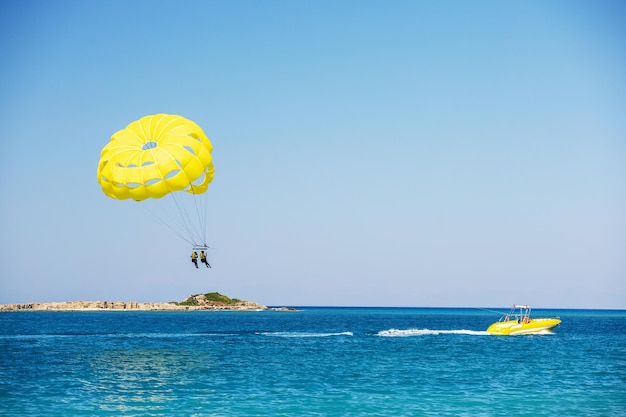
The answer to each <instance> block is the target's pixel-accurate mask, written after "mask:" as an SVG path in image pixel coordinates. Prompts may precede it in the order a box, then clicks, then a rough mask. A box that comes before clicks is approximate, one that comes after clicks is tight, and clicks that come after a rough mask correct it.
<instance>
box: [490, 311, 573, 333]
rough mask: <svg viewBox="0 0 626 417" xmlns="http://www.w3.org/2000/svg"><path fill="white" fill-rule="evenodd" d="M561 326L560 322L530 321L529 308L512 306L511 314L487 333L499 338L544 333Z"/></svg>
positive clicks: (550, 320) (556, 320)
mask: <svg viewBox="0 0 626 417" xmlns="http://www.w3.org/2000/svg"><path fill="white" fill-rule="evenodd" d="M559 324H561V320H560V319H559V318H558V317H557V318H553V319H531V318H530V306H522V305H513V308H512V309H511V312H510V313H509V314H505V315H504V316H502V317H501V318H500V320H498V321H497V322H496V323H493V324H492V325H491V326H489V327H488V328H487V333H491V334H493V335H499V336H506V335H509V336H513V335H518V334H533V333H535V334H536V333H545V332H549V331H550V330H552V329H554V328H555V327H556V326H558V325H559Z"/></svg>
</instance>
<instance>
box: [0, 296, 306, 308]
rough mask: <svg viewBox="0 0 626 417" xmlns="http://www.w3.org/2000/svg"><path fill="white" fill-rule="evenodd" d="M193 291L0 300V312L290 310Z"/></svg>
mask: <svg viewBox="0 0 626 417" xmlns="http://www.w3.org/2000/svg"><path fill="white" fill-rule="evenodd" d="M212 294H217V293H211V294H196V295H191V296H189V297H187V298H186V299H185V300H183V301H182V302H171V303H138V302H135V301H63V302H50V303H22V304H0V312H13V311H103V310H116V311H198V310H207V311H222V310H225V311H264V310H274V311H294V310H295V309H294V308H291V307H279V308H270V307H267V306H264V305H261V304H257V303H254V302H252V301H243V300H236V299H230V298H228V297H225V296H222V295H221V294H217V295H218V296H219V297H221V298H222V299H223V300H217V301H216V300H213V299H211V298H212V297H210V295H212Z"/></svg>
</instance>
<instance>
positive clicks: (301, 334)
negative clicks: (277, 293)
mask: <svg viewBox="0 0 626 417" xmlns="http://www.w3.org/2000/svg"><path fill="white" fill-rule="evenodd" d="M258 334H260V335H263V336H274V337H332V336H352V335H353V334H352V332H340V333H307V332H260V333H258Z"/></svg>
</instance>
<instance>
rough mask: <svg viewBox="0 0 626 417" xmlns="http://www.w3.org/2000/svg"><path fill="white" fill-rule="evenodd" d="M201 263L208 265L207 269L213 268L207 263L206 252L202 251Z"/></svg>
mask: <svg viewBox="0 0 626 417" xmlns="http://www.w3.org/2000/svg"><path fill="white" fill-rule="evenodd" d="M200 261H201V262H202V263H203V264H205V265H206V267H207V268H210V267H211V264H210V263H208V262H207V260H206V255H205V253H204V251H200Z"/></svg>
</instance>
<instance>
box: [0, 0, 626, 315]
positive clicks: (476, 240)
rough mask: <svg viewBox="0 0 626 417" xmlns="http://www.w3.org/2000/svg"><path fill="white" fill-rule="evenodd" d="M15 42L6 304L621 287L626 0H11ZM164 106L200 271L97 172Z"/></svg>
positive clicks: (405, 300)
mask: <svg viewBox="0 0 626 417" xmlns="http://www.w3.org/2000/svg"><path fill="white" fill-rule="evenodd" d="M0 52H1V56H2V59H1V60H0V83H1V85H0V136H1V141H0V175H1V178H2V179H3V181H2V183H3V193H2V198H1V199H0V245H1V252H0V253H1V255H0V303H11V302H32V301H63V300H79V299H82V300H125V301H131V300H134V301H171V300H181V299H183V298H185V297H186V296H187V295H189V294H192V293H201V292H202V293H203V292H209V291H219V292H221V293H224V294H227V295H229V296H233V297H238V298H243V299H248V300H253V301H257V302H259V303H262V304H267V305H376V306H476V307H478V306H484V307H487V306H493V307H496V306H508V305H510V304H513V303H529V304H531V305H533V306H536V307H556V308H566V307H571V308H626V4H625V3H624V2H622V1H601V2H597V1H572V0H567V1H532V0H531V1H519V2H513V1H507V2H502V1H474V2H461V1H350V0H346V1H274V0H272V1H184V0H181V1H178V0H177V1H145V0H135V1H116V0H113V1H79V0H76V1H43V0H42V1H33V0H24V1H5V2H2V3H0ZM154 113H172V114H180V115H183V116H186V117H188V118H190V119H192V120H194V121H195V122H197V123H198V124H199V125H201V126H202V127H203V128H204V130H205V132H206V133H207V134H208V136H209V137H210V139H211V140H212V142H213V145H214V162H215V179H214V181H213V184H212V186H211V188H210V189H209V193H210V194H209V195H210V201H209V204H210V208H209V214H210V221H209V231H208V232H209V243H210V245H211V246H212V247H214V248H215V249H214V250H212V251H211V260H212V263H213V266H214V268H213V269H212V270H210V271H208V270H202V269H200V270H196V269H194V268H192V266H191V263H190V262H189V252H190V247H189V246H188V245H187V244H186V243H185V242H184V241H182V240H180V239H179V238H177V237H176V236H175V235H173V234H172V233H171V232H170V231H169V230H168V229H166V228H164V227H163V226H161V225H159V224H156V223H155V222H154V221H153V220H152V219H150V218H147V217H146V216H145V213H144V212H143V211H142V210H140V209H138V208H137V207H136V204H135V203H133V202H128V201H114V200H111V199H109V198H107V197H105V196H104V194H103V193H102V191H101V189H100V187H99V185H98V183H97V181H96V167H97V163H98V159H99V156H100V150H101V149H102V147H103V146H104V145H105V144H106V143H107V142H108V140H109V138H110V136H111V135H112V134H113V133H114V132H115V131H117V130H118V129H121V128H122V127H124V126H126V124H128V123H130V122H131V121H133V120H135V119H138V118H140V117H142V116H144V115H148V114H154Z"/></svg>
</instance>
